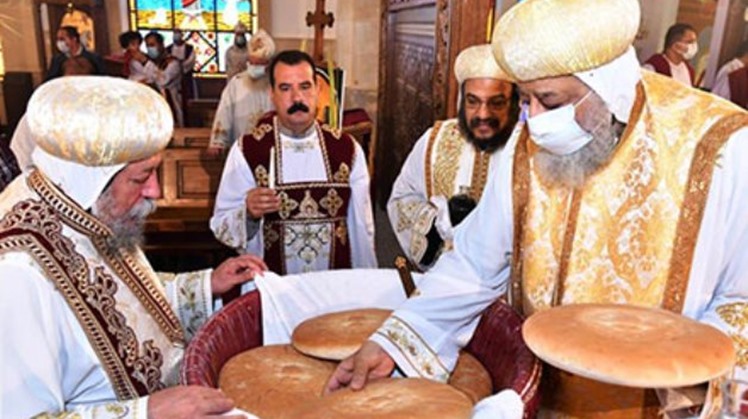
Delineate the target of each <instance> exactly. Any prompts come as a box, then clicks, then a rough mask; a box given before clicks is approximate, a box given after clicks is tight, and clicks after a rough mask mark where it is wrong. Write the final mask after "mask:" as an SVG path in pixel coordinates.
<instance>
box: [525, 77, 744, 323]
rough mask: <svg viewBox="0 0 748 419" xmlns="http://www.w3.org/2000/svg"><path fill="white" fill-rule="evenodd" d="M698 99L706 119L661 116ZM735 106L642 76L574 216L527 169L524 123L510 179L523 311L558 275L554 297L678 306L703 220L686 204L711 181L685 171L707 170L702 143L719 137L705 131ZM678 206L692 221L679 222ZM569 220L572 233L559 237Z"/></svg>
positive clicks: (562, 195)
mask: <svg viewBox="0 0 748 419" xmlns="http://www.w3.org/2000/svg"><path fill="white" fill-rule="evenodd" d="M665 102H667V103H668V108H667V109H666V108H665V107H664V105H663V104H664V103H665ZM645 103H646V104H647V107H646V108H645V106H644V104H645ZM702 105H703V107H704V109H707V110H708V112H707V111H705V112H704V113H703V114H704V115H709V119H704V118H693V119H689V120H688V121H687V122H684V121H683V120H681V119H677V120H676V119H675V118H668V117H667V116H663V117H660V113H662V112H669V113H672V110H673V109H674V108H678V107H680V109H678V112H687V109H690V108H691V107H693V106H702ZM733 109H734V108H731V107H728V106H727V105H726V104H723V103H722V102H716V101H712V100H710V99H708V97H707V96H706V95H703V94H701V93H694V92H692V91H686V89H682V88H680V87H678V86H675V85H674V83H671V82H670V81H662V80H661V79H660V78H657V79H655V77H653V76H649V75H646V74H645V75H644V76H643V78H642V82H641V83H640V85H639V86H638V88H637V99H636V102H635V106H634V109H633V112H632V117H631V119H630V122H629V124H628V125H627V127H626V131H625V132H624V134H623V136H622V138H621V141H620V142H619V143H618V146H617V148H616V150H615V151H614V153H615V155H614V157H613V158H612V160H611V161H610V163H609V164H608V165H607V166H605V167H604V168H602V169H601V170H600V171H598V173H596V174H595V175H594V176H595V177H594V178H593V179H591V181H589V182H587V184H585V186H584V189H583V190H584V195H582V196H580V199H581V204H578V205H579V209H573V210H572V211H571V213H572V215H573V214H574V213H575V212H576V213H578V216H568V217H567V214H569V213H570V209H569V207H568V204H567V203H568V202H569V201H568V199H569V198H568V196H569V193H570V191H569V190H568V189H562V188H550V187H547V185H542V184H541V183H540V180H539V178H538V177H537V175H536V174H535V173H534V172H533V171H532V168H531V166H530V163H531V162H532V158H531V156H532V153H533V152H534V151H535V150H536V147H535V146H534V144H533V143H531V142H530V141H529V137H528V134H527V130H526V129H525V130H524V131H523V133H522V138H521V139H520V143H519V144H518V145H517V149H516V153H515V162H514V163H515V165H514V179H515V180H514V182H513V185H512V187H513V196H514V202H513V204H514V217H515V220H514V226H515V235H517V237H516V238H515V240H514V252H513V255H512V258H513V261H512V284H511V302H512V304H513V305H515V306H517V305H521V306H523V308H524V310H523V312H524V313H525V314H530V313H531V312H532V311H535V310H538V309H542V308H544V307H547V306H549V305H551V304H553V303H554V298H553V288H554V284H555V283H556V282H557V281H559V280H560V281H562V284H561V285H560V288H559V290H560V291H561V293H560V294H561V295H559V298H558V299H556V300H557V301H555V302H559V301H562V302H563V303H571V302H576V303H582V302H610V303H637V304H640V305H646V306H663V307H664V308H667V309H671V310H675V311H679V310H680V307H681V306H682V302H683V297H684V295H685V290H686V286H687V283H688V275H689V271H688V269H690V265H691V262H692V256H693V253H692V250H693V247H692V246H691V244H693V243H694V242H693V241H695V239H696V234H697V233H698V228H699V226H700V222H701V219H700V217H699V218H698V219H696V218H693V215H694V213H693V212H692V211H690V210H689V207H690V206H691V205H694V206H697V207H698V206H699V205H703V204H704V201H705V198H706V191H708V184H709V182H710V179H707V181H706V182H704V178H699V179H700V181H698V182H694V180H693V177H691V178H689V179H685V176H686V175H688V176H691V175H689V172H688V168H689V167H690V168H691V173H693V170H694V168H695V167H698V166H699V165H702V164H703V167H707V168H709V169H710V170H711V168H712V167H713V163H714V160H715V159H714V158H713V157H714V155H711V156H710V155H708V154H707V155H699V151H698V149H699V148H701V147H702V144H705V143H714V141H716V140H713V141H709V140H708V138H707V137H710V135H709V134H708V132H709V131H712V130H717V128H712V125H711V124H712V123H713V121H715V120H717V118H719V116H720V115H729V114H731V113H732V112H733ZM652 121H656V123H653V122H652ZM743 124H745V122H743ZM718 125H722V124H721V123H719V124H718ZM708 130H709V131H708ZM722 133H723V134H724V133H725V132H724V131H722ZM700 139H701V141H700V142H699V140H700ZM703 147H707V146H703ZM715 148H716V149H719V147H715ZM683 169H685V170H683ZM610 179H621V180H622V181H621V182H615V181H613V182H611V180H610ZM687 180H688V183H687V182H686V181H687ZM611 185H616V186H615V187H611ZM686 185H689V186H688V188H690V189H691V191H693V186H692V185H696V191H699V193H698V194H696V195H689V191H688V188H686ZM703 187H706V189H702V188H703ZM701 191H703V195H702V194H701V193H702V192H701ZM702 197H703V198H704V199H702ZM572 208H574V207H573V206H572ZM678 209H681V211H682V212H681V213H680V214H681V215H680V217H681V218H680V219H681V220H682V219H683V217H687V218H688V219H689V220H690V221H689V223H686V224H688V226H690V227H688V228H685V227H686V226H683V225H680V221H678V220H679V212H678ZM676 221H677V222H676ZM676 225H678V227H677V228H676ZM567 227H568V228H569V229H568V231H569V232H573V237H572V236H569V235H568V234H567V235H566V237H564V233H563V232H564V230H565V229H567ZM565 240H566V241H568V240H573V244H571V245H570V244H568V243H566V242H565ZM682 240H685V241H686V242H688V243H684V242H683V241H682ZM681 244H683V245H681ZM689 249H690V250H689ZM676 254H678V255H679V256H677V257H676V256H675V255H676ZM671 262H672V263H671ZM681 268H685V270H683V269H681ZM621 283H626V284H627V286H626V287H622V286H621V285H620V284H621Z"/></svg>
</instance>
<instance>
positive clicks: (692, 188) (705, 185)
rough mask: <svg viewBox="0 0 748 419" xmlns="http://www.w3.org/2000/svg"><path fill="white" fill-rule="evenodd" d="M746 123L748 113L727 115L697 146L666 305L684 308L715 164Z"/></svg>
mask: <svg viewBox="0 0 748 419" xmlns="http://www.w3.org/2000/svg"><path fill="white" fill-rule="evenodd" d="M746 126H748V115H746V114H745V113H744V112H740V113H738V114H733V115H730V116H727V117H725V118H723V119H722V120H720V121H719V122H717V123H716V124H714V126H712V128H710V129H709V131H708V132H707V133H706V135H705V136H704V138H703V139H702V140H701V141H700V142H699V144H698V145H697V146H696V152H695V153H694V157H693V163H692V165H691V170H690V173H689V174H688V186H687V187H686V193H685V197H684V198H683V208H682V210H681V214H680V217H679V219H678V227H677V233H676V238H675V244H674V245H673V252H672V256H671V258H670V273H669V275H668V282H667V286H666V289H665V297H664V301H663V307H664V308H667V309H670V310H673V311H675V312H677V313H679V312H681V310H682V308H683V303H684V300H685V297H684V296H685V294H686V288H687V286H688V277H689V276H690V274H691V261H692V260H693V254H694V252H695V251H696V239H697V238H698V233H699V228H700V227H701V220H702V218H703V217H704V209H705V208H706V200H707V196H708V195H709V189H710V187H711V184H712V176H713V174H714V166H715V164H716V161H717V159H718V155H719V152H720V150H722V148H723V147H724V145H725V143H726V142H727V140H728V139H729V138H730V136H731V135H732V134H733V133H734V132H736V131H737V130H739V129H741V128H744V127H746Z"/></svg>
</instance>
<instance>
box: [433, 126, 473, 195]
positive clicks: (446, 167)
mask: <svg viewBox="0 0 748 419" xmlns="http://www.w3.org/2000/svg"><path fill="white" fill-rule="evenodd" d="M437 141H438V142H437V145H436V162H434V170H433V176H434V180H433V182H434V183H433V185H434V190H433V193H432V194H431V196H434V195H437V196H438V195H441V196H452V195H453V194H454V190H455V187H454V183H455V179H456V178H457V170H458V169H459V168H460V155H461V154H462V147H463V146H464V145H465V140H464V139H463V138H462V134H461V133H460V130H459V128H458V126H457V122H455V121H450V122H449V123H445V124H444V127H443V128H442V130H441V133H440V135H439V137H438V140H437ZM428 159H429V161H430V160H431V158H430V157H428Z"/></svg>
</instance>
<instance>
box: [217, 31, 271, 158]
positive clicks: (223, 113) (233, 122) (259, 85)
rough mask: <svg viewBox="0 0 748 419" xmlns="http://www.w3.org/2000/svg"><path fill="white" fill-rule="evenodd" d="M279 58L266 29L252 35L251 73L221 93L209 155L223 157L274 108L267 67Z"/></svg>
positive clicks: (231, 82)
mask: <svg viewBox="0 0 748 419" xmlns="http://www.w3.org/2000/svg"><path fill="white" fill-rule="evenodd" d="M273 54H275V42H273V38H271V37H270V35H268V33H267V32H265V31H264V30H263V29H259V30H258V31H257V33H255V34H254V35H252V39H251V40H250V42H249V48H248V49H247V55H246V56H245V61H246V62H248V66H247V69H246V70H245V71H243V72H241V73H239V74H237V75H236V76H235V77H233V78H231V79H230V80H229V81H228V84H227V85H226V88H225V89H224V90H223V93H221V100H220V101H219V103H218V110H217V111H216V116H215V119H214V120H213V132H212V133H211V135H210V143H209V145H208V153H209V154H210V155H213V156H217V155H220V154H221V153H223V152H224V151H225V150H228V149H229V147H230V146H231V144H233V143H234V141H236V139H237V138H241V137H242V136H243V135H244V134H246V133H248V132H251V131H252V130H253V129H254V127H255V125H256V124H257V121H258V120H259V119H260V117H261V116H262V115H264V114H266V113H268V112H270V111H272V110H273V109H274V108H273V102H272V101H271V100H270V83H269V82H268V77H267V75H266V74H265V67H266V66H267V64H268V62H270V58H272V57H273Z"/></svg>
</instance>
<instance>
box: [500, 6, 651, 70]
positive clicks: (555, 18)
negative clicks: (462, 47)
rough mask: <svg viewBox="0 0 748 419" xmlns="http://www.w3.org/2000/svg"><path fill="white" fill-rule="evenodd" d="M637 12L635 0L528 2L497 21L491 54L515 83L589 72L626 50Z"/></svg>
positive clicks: (632, 37) (632, 32)
mask: <svg viewBox="0 0 748 419" xmlns="http://www.w3.org/2000/svg"><path fill="white" fill-rule="evenodd" d="M640 14H641V11H640V8H639V0H526V1H524V2H522V3H519V4H517V5H516V6H514V7H512V8H511V9H510V10H509V11H507V12H506V13H505V14H504V15H503V16H502V17H501V19H500V20H499V22H498V23H497V25H496V29H495V30H494V33H493V41H492V45H493V52H494V55H495V56H496V60H497V61H498V62H499V65H500V66H501V68H503V69H504V71H506V73H507V74H509V76H511V77H513V78H514V79H516V80H518V81H530V80H535V79H542V78H547V77H555V76H563V75H570V74H574V73H579V72H582V71H586V70H591V69H593V68H597V67H600V66H602V65H604V64H606V63H609V62H611V61H613V60H614V59H616V58H618V57H620V56H621V55H623V53H624V52H626V50H627V49H628V48H629V46H630V45H631V43H632V42H633V41H634V37H635V36H636V33H637V32H638V30H639V17H640Z"/></svg>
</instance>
